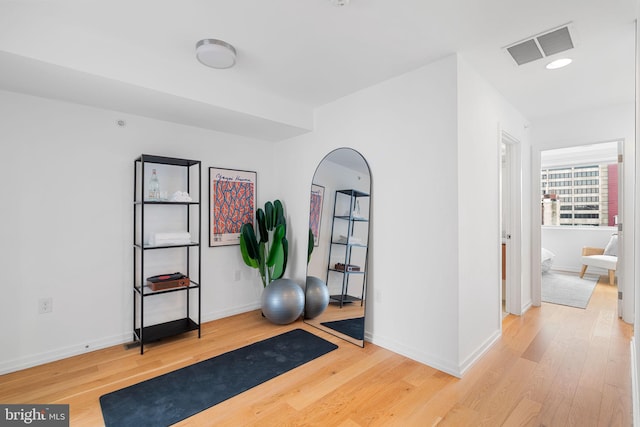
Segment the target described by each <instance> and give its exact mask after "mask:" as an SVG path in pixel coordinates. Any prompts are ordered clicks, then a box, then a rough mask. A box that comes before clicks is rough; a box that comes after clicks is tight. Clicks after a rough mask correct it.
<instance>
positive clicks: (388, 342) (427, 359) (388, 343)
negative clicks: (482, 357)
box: [365, 333, 462, 378]
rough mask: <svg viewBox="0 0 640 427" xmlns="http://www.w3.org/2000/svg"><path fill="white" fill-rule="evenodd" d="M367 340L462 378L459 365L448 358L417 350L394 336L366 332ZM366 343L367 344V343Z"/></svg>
mask: <svg viewBox="0 0 640 427" xmlns="http://www.w3.org/2000/svg"><path fill="white" fill-rule="evenodd" d="M365 340H366V341H369V342H371V343H373V344H375V345H377V346H380V347H383V348H386V349H387V350H389V351H392V352H394V353H397V354H399V355H401V356H405V357H408V358H409V359H412V360H415V361H416V362H420V363H424V364H425V365H428V366H431V367H432V368H435V369H437V370H439V371H442V372H446V373H447V374H449V375H453V376H454V377H457V378H461V377H462V374H461V372H460V369H459V367H458V366H456V365H454V364H451V363H449V362H448V361H446V360H443V359H440V358H439V357H436V356H434V355H432V354H426V353H423V352H420V351H416V349H414V348H411V347H408V346H406V345H404V344H400V343H399V342H397V341H396V340H394V339H393V338H385V337H380V336H378V335H376V336H367V334H366V333H365ZM365 345H366V344H365Z"/></svg>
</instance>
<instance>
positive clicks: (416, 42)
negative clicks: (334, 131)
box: [0, 0, 637, 140]
mask: <svg viewBox="0 0 640 427" xmlns="http://www.w3.org/2000/svg"><path fill="white" fill-rule="evenodd" d="M636 13H637V11H636V1H635V0H606V1H605V0H536V1H524V0H483V1H478V0H447V1H428V0H351V2H350V4H349V5H347V6H344V7H335V6H333V5H332V2H331V1H330V0H207V1H204V0H185V1H175V0H171V1H168V0H154V1H151V0H136V1H124V0H111V1H97V0H49V1H42V0H37V1H36V0H15V1H10V0H0V89H6V90H12V91H20V92H25V93H31V94H34V95H39V96H48V97H53V98H60V99H63V100H68V101H72V102H80V103H84V104H89V105H96V106H100V107H104V108H111V109H115V110H121V111H125V112H130V113H133V114H141V115H146V116H150V117H155V118H160V119H165V120H171V121H176V122H179V123H185V124H189V125H195V126H202V127H205V128H211V129H218V130H222V131H225V132H233V133H238V134H241V135H246V136H250V137H257V138H262V139H265V140H278V139H282V138H287V137H291V136H294V135H297V134H300V133H304V132H306V131H308V130H309V129H311V128H312V126H313V109H314V108H316V107H318V106H320V105H323V104H326V103H328V102H331V101H333V100H335V99H338V98H340V97H342V96H345V95H347V94H350V93H353V92H355V91H358V90H360V89H363V88H365V87H367V86H370V85H373V84H375V83H378V82H381V81H383V80H386V79H388V78H391V77H393V76H396V75H399V74H402V73H405V72H408V71H410V70H413V69H415V68H418V67H420V66H422V65H425V64H428V63H430V62H432V61H434V60H436V59H438V58H441V57H444V56H447V55H451V54H453V53H459V54H460V56H461V57H462V58H463V60H465V61H466V62H467V63H469V64H470V65H471V66H472V68H474V69H476V70H477V71H478V72H479V73H480V74H481V75H482V76H484V78H485V79H486V80H488V81H489V82H490V83H491V84H492V85H493V86H494V87H495V88H496V89H497V90H498V91H500V92H501V93H502V94H503V95H504V96H505V98H507V99H508V100H509V101H510V102H511V103H512V104H513V105H514V106H515V107H516V108H517V109H518V110H520V111H521V112H522V113H523V114H524V115H525V116H526V117H527V118H529V119H530V120H534V119H536V118H539V117H544V116H548V115H552V114H561V113H564V112H569V111H573V110H576V109H586V108H593V107H597V106H603V105H611V104H618V103H623V102H633V100H634V93H635V92H634V81H635V73H634V67H635V57H634V55H635V18H636ZM569 22H571V23H572V27H573V29H574V36H575V42H576V47H575V48H574V49H572V50H570V51H568V52H566V56H569V57H571V58H573V60H574V62H573V63H572V64H571V65H569V66H568V67H567V68H564V69H560V70H554V71H549V70H545V69H544V65H545V64H546V63H547V62H548V61H547V60H542V61H538V62H534V63H530V64H525V65H523V66H520V67H518V66H517V65H515V62H513V60H512V59H511V58H510V57H509V56H508V55H507V54H506V53H505V51H504V50H503V49H502V48H503V47H505V46H507V45H510V44H512V43H514V42H517V41H519V40H522V39H524V38H527V37H529V36H532V35H535V34H538V33H540V32H544V31H546V30H550V29H552V28H555V27H558V26H560V25H563V24H566V23H569ZM203 38H218V39H222V40H225V41H227V42H229V43H231V44H233V45H234V46H235V47H236V49H237V51H238V59H237V64H236V66H235V67H233V68H231V69H226V70H215V69H210V68H206V67H204V66H202V65H201V64H200V63H199V62H198V61H197V60H196V59H195V56H194V49H195V43H196V42H197V41H198V40H200V39H203ZM555 56H564V55H563V54H557V55H555ZM555 56H554V57H555ZM552 59H553V58H552Z"/></svg>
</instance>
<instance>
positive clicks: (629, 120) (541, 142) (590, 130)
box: [531, 103, 636, 323]
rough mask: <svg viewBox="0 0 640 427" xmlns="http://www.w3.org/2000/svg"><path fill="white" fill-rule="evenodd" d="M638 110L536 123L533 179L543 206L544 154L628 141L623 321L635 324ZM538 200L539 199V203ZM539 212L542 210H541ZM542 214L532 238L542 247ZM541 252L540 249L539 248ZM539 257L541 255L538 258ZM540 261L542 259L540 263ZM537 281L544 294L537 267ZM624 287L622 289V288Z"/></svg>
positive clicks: (614, 109)
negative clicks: (595, 144)
mask: <svg viewBox="0 0 640 427" xmlns="http://www.w3.org/2000/svg"><path fill="white" fill-rule="evenodd" d="M634 123H635V110H634V105H633V104H632V103H630V104H621V105H613V106H608V107H602V108H598V109H594V110H588V111H582V112H576V113H572V114H567V115H563V116H551V117H547V118H544V119H537V120H535V121H534V122H533V123H532V145H533V154H532V165H533V173H532V175H531V176H532V179H534V180H535V182H534V186H533V191H532V200H533V201H534V203H536V202H535V200H537V203H539V196H538V195H539V194H541V193H540V181H539V173H540V172H539V170H540V152H541V151H543V150H549V149H554V148H564V147H572V146H579V145H585V144H591V143H596V142H608V141H618V140H621V141H624V153H623V154H624V159H625V161H624V171H623V176H622V179H623V181H624V183H625V184H627V185H624V190H623V193H622V200H623V205H624V206H623V207H622V209H621V213H620V216H619V217H620V221H621V222H622V223H623V226H624V231H623V233H624V235H623V236H624V242H623V243H622V245H621V249H622V250H623V257H622V258H621V259H620V261H619V262H620V264H619V266H618V271H617V275H618V283H619V286H621V290H622V292H624V302H623V307H622V312H623V319H624V320H625V321H626V322H628V323H632V322H633V319H634V300H635V290H634V287H635V286H634V283H635V282H636V277H635V275H634V268H633V261H632V260H634V259H635V256H636V255H635V254H636V252H635V250H636V249H635V244H634V242H635V240H636V238H635V221H634V218H635V204H636V194H635V193H636V186H635V185H633V183H634V182H635V169H636V164H635V158H636V148H635V127H634ZM536 198H537V199H536ZM538 211H539V209H538ZM539 221H540V218H539V213H538V215H537V220H535V221H534V224H535V228H534V230H533V234H532V240H533V242H534V243H535V242H537V243H538V244H539V242H540V238H541V231H540V230H541V226H540V225H539V224H540V222H539ZM538 249H539V247H538ZM538 257H539V255H538ZM538 260H539V259H538ZM535 267H537V271H536V270H535V269H534V270H533V271H534V275H533V279H534V280H535V281H536V282H535V284H536V288H535V289H536V291H534V292H538V293H539V292H540V291H539V289H540V287H539V282H540V275H539V272H540V268H539V263H538V264H537V265H536V266H535ZM620 284H621V285H620Z"/></svg>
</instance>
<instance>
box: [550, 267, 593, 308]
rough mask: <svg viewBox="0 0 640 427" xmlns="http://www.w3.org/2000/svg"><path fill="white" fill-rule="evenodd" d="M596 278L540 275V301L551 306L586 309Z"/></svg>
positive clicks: (553, 274) (570, 275)
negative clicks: (558, 305)
mask: <svg viewBox="0 0 640 427" xmlns="http://www.w3.org/2000/svg"><path fill="white" fill-rule="evenodd" d="M596 283H598V278H597V277H587V276H585V277H584V278H583V279H581V278H580V277H579V276H577V275H572V274H560V273H554V272H551V271H550V272H547V273H543V274H542V301H544V302H550V303H552V304H560V305H567V306H570V307H576V308H587V305H588V304H589V300H590V299H591V294H592V293H593V290H594V289H595V287H596Z"/></svg>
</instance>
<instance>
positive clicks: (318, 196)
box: [309, 184, 324, 246]
mask: <svg viewBox="0 0 640 427" xmlns="http://www.w3.org/2000/svg"><path fill="white" fill-rule="evenodd" d="M323 199H324V187H322V186H320V185H316V184H312V185H311V206H310V208H309V228H310V229H311V233H312V234H313V245H314V246H318V245H319V238H320V222H321V220H322V202H323Z"/></svg>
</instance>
